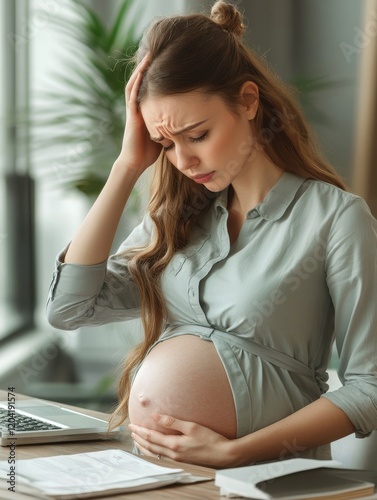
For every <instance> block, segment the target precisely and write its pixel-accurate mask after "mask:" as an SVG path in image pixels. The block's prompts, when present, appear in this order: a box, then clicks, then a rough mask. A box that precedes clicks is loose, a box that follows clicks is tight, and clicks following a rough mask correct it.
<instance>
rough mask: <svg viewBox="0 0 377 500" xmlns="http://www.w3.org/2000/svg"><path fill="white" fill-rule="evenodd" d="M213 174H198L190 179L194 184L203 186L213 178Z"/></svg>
mask: <svg viewBox="0 0 377 500" xmlns="http://www.w3.org/2000/svg"><path fill="white" fill-rule="evenodd" d="M214 174H215V172H214V171H213V172H210V173H209V174H198V175H195V176H194V177H192V179H193V180H194V181H195V182H198V183H199V184H204V183H205V182H209V181H210V180H211V179H212V177H213V176H214Z"/></svg>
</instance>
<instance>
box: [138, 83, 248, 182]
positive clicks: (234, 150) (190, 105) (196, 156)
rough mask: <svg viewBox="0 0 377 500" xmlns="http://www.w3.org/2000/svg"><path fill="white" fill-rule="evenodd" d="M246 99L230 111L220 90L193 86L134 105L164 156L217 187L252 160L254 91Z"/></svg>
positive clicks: (238, 176) (232, 179) (197, 179)
mask: <svg viewBox="0 0 377 500" xmlns="http://www.w3.org/2000/svg"><path fill="white" fill-rule="evenodd" d="M249 100H250V99H249ZM251 100H252V101H253V103H252V104H250V105H247V104H245V106H243V105H239V109H238V114H235V113H234V112H232V111H231V110H230V109H229V107H228V106H227V104H226V103H225V101H224V100H223V99H222V98H221V97H220V96H218V95H208V94H205V93H202V92H199V91H195V92H187V93H184V94H177V95H172V96H161V97H148V98H147V99H146V100H145V101H143V102H142V103H141V108H140V109H141V113H142V116H143V118H144V121H145V124H146V127H147V129H148V132H149V134H150V136H151V139H152V140H153V141H155V142H158V143H160V144H161V146H162V147H163V148H164V150H165V153H166V156H167V158H168V159H169V160H170V162H171V163H172V164H173V165H174V166H175V167H176V168H177V169H178V170H179V171H180V172H182V173H183V174H184V175H186V176H187V177H189V178H190V179H192V180H193V181H195V182H197V183H200V184H204V185H205V186H206V188H207V189H209V190H210V191H213V192H218V191H221V190H223V189H225V188H226V187H227V186H229V185H230V184H232V183H234V182H235V181H236V179H238V180H240V179H241V178H242V174H243V173H244V172H245V170H247V167H248V165H250V164H251V162H252V160H253V154H252V153H253V151H254V149H255V148H254V138H253V135H252V128H251V125H250V120H251V119H252V118H254V116H255V113H256V110H257V106H258V103H257V97H256V98H255V99H251Z"/></svg>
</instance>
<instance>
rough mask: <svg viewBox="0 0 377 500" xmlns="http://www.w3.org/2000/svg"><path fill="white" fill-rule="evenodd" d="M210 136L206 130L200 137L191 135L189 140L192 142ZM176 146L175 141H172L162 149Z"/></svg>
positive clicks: (166, 149) (165, 149) (167, 149)
mask: <svg viewBox="0 0 377 500" xmlns="http://www.w3.org/2000/svg"><path fill="white" fill-rule="evenodd" d="M207 136H208V130H207V131H206V132H204V134H202V135H201V136H200V137H189V141H190V142H195V143H196V142H202V141H204V139H206V138H207ZM173 148H174V142H172V143H171V144H169V146H162V149H163V150H164V151H170V150H171V149H173Z"/></svg>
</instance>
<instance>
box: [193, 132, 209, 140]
mask: <svg viewBox="0 0 377 500" xmlns="http://www.w3.org/2000/svg"><path fill="white" fill-rule="evenodd" d="M207 135H208V130H207V131H206V132H204V134H202V135H201V136H200V137H190V141H191V142H202V141H204V139H205V138H206V137H207Z"/></svg>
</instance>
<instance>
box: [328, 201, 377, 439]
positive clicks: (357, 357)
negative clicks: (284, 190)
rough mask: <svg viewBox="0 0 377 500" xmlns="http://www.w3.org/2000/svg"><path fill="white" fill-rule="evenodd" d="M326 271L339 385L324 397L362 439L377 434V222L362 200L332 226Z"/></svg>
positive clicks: (351, 204)
mask: <svg viewBox="0 0 377 500" xmlns="http://www.w3.org/2000/svg"><path fill="white" fill-rule="evenodd" d="M326 272H327V283H328V287H329V290H330V294H331V298H332V301H333V305H334V310H335V319H334V321H335V323H334V331H335V341H336V347H337V350H338V354H339V358H340V362H339V369H338V376H339V379H340V381H341V382H342V384H343V386H342V387H341V388H339V389H338V390H336V391H333V392H329V393H327V394H325V395H323V397H326V398H328V399H329V400H331V401H332V402H333V403H334V404H335V405H337V406H338V407H339V408H341V409H342V410H343V411H344V412H345V413H346V414H347V415H348V417H349V419H350V420H351V421H352V423H353V424H354V426H355V429H356V436H357V437H365V436H367V435H369V434H370V433H371V431H372V430H373V429H377V307H376V305H377V222H376V220H375V219H374V217H373V216H372V215H371V213H370V211H369V209H368V207H367V205H366V203H365V202H364V201H363V200H362V199H360V198H356V197H355V198H353V200H352V201H350V202H349V203H348V205H347V206H345V207H344V209H343V210H341V211H340V215H339V217H338V218H337V220H335V221H334V222H333V226H332V229H331V234H330V236H329V242H328V251H327V268H326Z"/></svg>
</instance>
